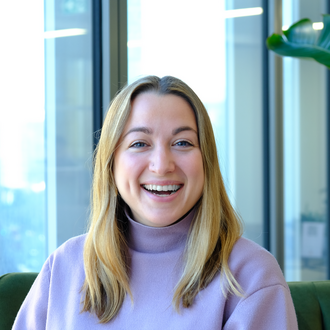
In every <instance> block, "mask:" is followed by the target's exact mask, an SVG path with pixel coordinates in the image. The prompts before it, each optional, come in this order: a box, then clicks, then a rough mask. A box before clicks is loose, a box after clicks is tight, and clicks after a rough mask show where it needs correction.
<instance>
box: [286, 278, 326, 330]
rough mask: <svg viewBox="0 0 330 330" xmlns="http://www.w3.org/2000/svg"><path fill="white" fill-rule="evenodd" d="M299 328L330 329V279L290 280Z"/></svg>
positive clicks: (300, 329)
mask: <svg viewBox="0 0 330 330" xmlns="http://www.w3.org/2000/svg"><path fill="white" fill-rule="evenodd" d="M288 285H289V288H290V291H291V296H292V299H293V304H294V308H295V310H296V314H297V319H298V328H299V330H323V329H326V330H330V281H317V282H288Z"/></svg>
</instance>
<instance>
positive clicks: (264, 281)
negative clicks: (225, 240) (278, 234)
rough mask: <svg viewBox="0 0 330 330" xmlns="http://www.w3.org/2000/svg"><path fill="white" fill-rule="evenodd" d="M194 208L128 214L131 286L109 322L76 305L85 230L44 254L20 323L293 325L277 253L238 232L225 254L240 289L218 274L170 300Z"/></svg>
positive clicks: (18, 326) (147, 329)
mask: <svg viewBox="0 0 330 330" xmlns="http://www.w3.org/2000/svg"><path fill="white" fill-rule="evenodd" d="M192 218H193V214H192V213H190V214H189V215H188V216H187V217H186V218H184V219H183V220H182V221H180V222H178V223H176V224H174V225H172V226H169V227H162V228H155V227H148V226H144V225H142V224H140V223H137V222H135V221H133V220H131V219H129V235H128V245H129V252H130V256H131V264H130V267H131V275H130V288H131V290H132V294H133V300H134V302H133V304H132V302H131V299H130V297H129V296H128V295H127V296H126V297H125V299H124V302H123V305H122V307H121V309H120V311H119V313H118V315H117V316H116V317H115V318H114V319H113V320H111V321H110V322H108V323H106V324H100V323H99V320H98V319H97V317H96V316H95V315H93V314H91V313H88V312H83V313H82V312H81V306H82V305H81V298H82V294H81V288H82V285H83V283H84V280H85V272H84V264H83V247H84V242H85V235H82V236H78V237H75V238H72V239H70V240H69V241H67V242H66V243H64V244H63V245H62V246H60V247H59V248H58V249H57V250H56V251H55V252H54V253H53V254H52V255H51V256H50V257H49V258H48V259H47V261H46V262H45V264H44V266H43V268H42V270H41V272H40V274H39V275H38V277H37V279H36V281H35V283H34V284H33V286H32V288H31V290H30V292H29V294H28V296H27V297H26V299H25V301H24V303H23V305H22V306H21V309H20V311H19V313H18V316H17V318H16V320H15V324H14V327H13V329H14V330H23V329H31V330H32V329H33V330H41V329H61V330H65V329H68V330H69V329H70V330H72V329H79V330H83V329H118V330H119V329H120V330H127V329H134V330H140V329H141V330H155V329H157V330H162V329H166V330H168V329H170V330H176V329H178V330H179V329H180V330H185V329H187V330H192V329H197V330H203V329H205V330H206V329H207V330H213V329H217V330H218V329H224V330H234V329H235V330H247V329H251V330H252V329H253V330H259V329H267V330H272V329H274V330H275V329H276V330H278V329H281V330H285V329H290V330H296V329H298V326H297V321H296V315H295V311H294V307H293V303H292V299H291V296H290V291H289V288H288V286H287V284H286V282H285V280H284V277H283V275H282V272H281V270H280V268H279V266H278V264H277V262H276V260H275V258H274V257H273V256H272V255H271V254H270V253H269V252H267V251H266V250H265V249H263V248H262V247H260V246H259V245H257V244H255V243H253V242H251V241H249V240H247V239H245V238H240V239H239V240H238V241H237V242H236V244H235V246H234V248H233V250H232V252H231V255H230V258H229V266H230V269H231V271H232V273H233V275H234V276H235V278H236V279H237V281H238V282H239V283H240V285H241V287H242V289H243V290H244V297H243V298H242V297H237V296H234V295H229V296H228V297H227V299H226V298H225V297H224V295H223V293H222V291H221V286H220V283H221V280H222V278H221V277H220V274H218V275H216V276H215V277H214V279H213V280H212V281H211V283H210V284H209V285H208V286H207V287H206V288H205V289H203V290H201V291H200V292H199V293H198V294H197V296H196V298H195V300H194V302H193V305H192V306H191V307H189V308H183V307H181V309H180V313H177V312H176V311H175V309H174V307H173V305H172V299H173V293H174V288H175V285H176V284H177V283H178V280H179V278H180V275H181V272H182V264H183V263H182V256H183V251H184V247H185V243H186V239H187V233H188V230H189V226H190V224H191V221H192Z"/></svg>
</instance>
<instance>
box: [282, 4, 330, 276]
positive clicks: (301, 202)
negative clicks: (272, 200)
mask: <svg viewBox="0 0 330 330" xmlns="http://www.w3.org/2000/svg"><path fill="white" fill-rule="evenodd" d="M283 4H284V3H283ZM324 12H325V3H324V1H321V0H319V1H315V2H313V3H308V2H306V1H304V2H302V1H301V2H300V1H291V2H285V5H284V7H283V23H284V26H285V25H286V26H289V25H291V24H292V23H293V22H295V21H297V20H299V19H301V18H305V17H308V18H310V19H311V20H312V21H314V22H320V21H322V16H321V13H324ZM283 63H284V65H283V73H284V85H283V87H284V184H285V186H284V187H285V189H284V190H285V219H284V220H285V249H284V251H285V275H286V279H287V280H291V281H299V280H324V279H326V278H327V267H328V265H327V252H326V251H327V249H326V246H327V244H328V242H327V240H328V237H327V234H326V202H327V200H328V196H327V194H326V191H327V187H326V175H327V174H326V154H327V150H326V93H327V91H326V69H325V68H324V67H323V66H322V65H320V64H318V63H316V62H314V61H306V60H298V59H292V58H284V62H283Z"/></svg>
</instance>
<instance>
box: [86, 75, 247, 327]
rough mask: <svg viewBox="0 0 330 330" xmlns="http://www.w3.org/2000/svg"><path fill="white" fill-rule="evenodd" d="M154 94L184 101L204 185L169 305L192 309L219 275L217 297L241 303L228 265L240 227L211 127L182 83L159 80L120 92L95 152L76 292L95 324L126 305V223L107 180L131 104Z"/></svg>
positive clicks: (139, 82)
mask: <svg viewBox="0 0 330 330" xmlns="http://www.w3.org/2000/svg"><path fill="white" fill-rule="evenodd" d="M148 91H153V92H156V93H159V94H160V95H166V94H174V95H178V96H180V97H182V98H184V99H185V100H186V101H187V102H188V103H189V104H190V106H191V108H192V109H193V111H194V114H195V117H196V122H197V127H198V138H199V144H200V149H201V154H202V158H203V167H204V175H205V182H204V188H203V193H202V197H201V199H200V200H199V202H198V203H197V206H196V214H195V218H194V221H193V225H192V227H191V228H190V231H189V234H188V239H187V243H186V248H185V265H184V270H183V273H182V276H181V278H180V280H179V282H178V284H177V286H176V288H175V292H174V296H173V303H174V306H175V308H176V309H177V310H179V306H180V303H182V306H183V307H186V308H187V307H189V306H191V305H192V303H193V300H194V298H195V296H196V295H197V293H198V292H199V291H200V290H201V289H203V288H205V287H206V286H207V285H208V284H209V283H210V282H211V281H212V279H213V278H214V276H215V275H216V274H217V273H218V272H221V274H222V278H223V281H222V282H223V283H224V284H223V286H222V291H223V294H224V295H225V296H226V294H227V292H229V293H232V294H236V295H241V294H242V291H241V288H240V285H239V284H238V283H237V281H236V280H235V278H234V276H233V275H232V273H231V271H230V269H229V266H228V258H229V255H230V252H231V250H232V248H233V246H234V244H235V242H236V241H237V239H238V238H239V237H240V235H241V223H240V220H239V217H238V216H237V214H236V213H235V211H234V209H233V207H232V206H231V204H230V201H229V198H228V196H227V193H226V190H225V186H224V183H223V179H222V176H221V173H220V168H219V163H218V157H217V149H216V144H215V139H214V135H213V129H212V125H211V122H210V119H209V116H208V114H207V111H206V109H205V107H204V105H203V104H202V102H201V101H200V99H199V98H198V96H197V95H196V94H195V93H194V92H193V90H192V89H191V88H190V87H189V86H187V85H186V84H185V83H184V82H182V81H181V80H179V79H177V78H174V77H170V76H166V77H163V78H161V79H160V78H158V77H156V76H148V77H144V78H141V79H139V80H137V81H135V82H134V83H132V84H131V85H128V86H126V87H125V88H123V89H122V90H121V91H120V92H119V93H118V95H117V96H116V97H115V98H114V100H113V102H112V103H111V106H110V108H109V111H108V113H107V116H106V118H105V122H104V125H103V128H102V133H101V137H100V141H99V144H98V146H97V150H96V156H95V160H94V162H95V165H94V179H93V194H92V212H91V218H90V228H89V231H88V234H87V237H86V242H85V247H84V265H85V273H86V279H85V283H84V286H83V288H82V293H83V308H82V310H83V311H88V312H91V313H94V314H95V315H96V316H97V317H98V318H99V320H100V322H101V323H106V322H108V321H110V320H111V319H113V318H114V317H115V316H116V315H117V313H118V311H119V309H120V307H121V306H122V303H123V301H124V298H125V296H126V295H127V294H128V295H129V296H130V297H131V299H133V297H132V294H131V290H130V286H129V271H128V269H129V264H128V248H127V244H126V231H127V219H126V217H125V215H124V212H123V207H124V205H123V204H124V202H123V200H122V199H121V198H120V196H118V192H117V188H116V184H115V180H114V175H113V163H114V153H115V150H116V147H117V145H118V141H119V139H120V136H121V134H122V132H123V129H124V126H125V124H126V122H127V119H128V117H129V114H130V111H131V102H132V100H133V99H134V98H135V97H136V96H137V95H138V94H140V93H144V92H148Z"/></svg>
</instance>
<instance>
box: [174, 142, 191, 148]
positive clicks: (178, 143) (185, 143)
mask: <svg viewBox="0 0 330 330" xmlns="http://www.w3.org/2000/svg"><path fill="white" fill-rule="evenodd" d="M175 145H177V146H179V147H190V146H192V144H191V143H190V142H188V141H178V142H177V143H176V144H175Z"/></svg>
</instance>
